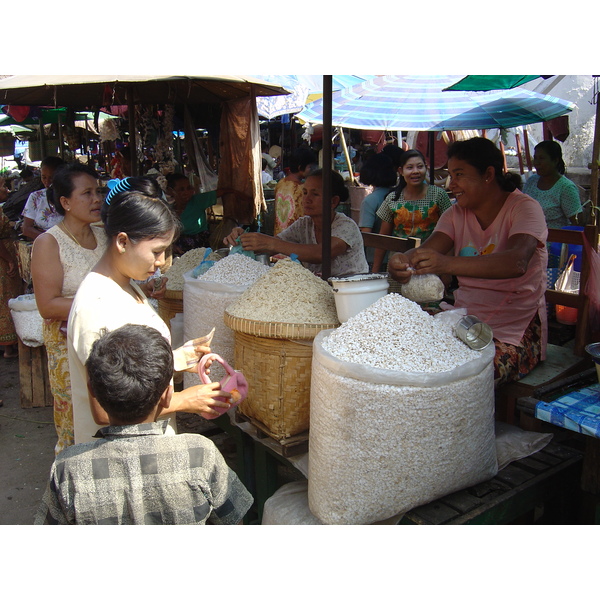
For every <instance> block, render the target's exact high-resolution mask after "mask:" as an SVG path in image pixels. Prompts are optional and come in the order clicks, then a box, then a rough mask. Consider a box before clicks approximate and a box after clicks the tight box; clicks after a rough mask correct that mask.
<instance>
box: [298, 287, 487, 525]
mask: <svg viewBox="0 0 600 600" xmlns="http://www.w3.org/2000/svg"><path fill="white" fill-rule="evenodd" d="M493 358H494V346H493V344H492V345H490V346H489V347H488V348H486V349H485V350H483V351H481V352H478V351H476V350H471V349H470V348H468V347H467V346H466V345H465V344H464V343H463V342H461V341H460V340H459V339H458V338H456V337H455V335H454V333H453V331H452V328H451V326H450V325H448V324H447V323H445V322H444V321H443V320H442V319H436V318H435V317H432V316H431V315H429V314H427V313H426V312H424V311H423V310H421V308H420V307H419V306H418V305H417V304H416V303H414V302H412V301H410V300H407V299H406V298H403V297H402V296H401V295H399V294H388V295H387V296H384V297H383V298H381V299H380V300H378V301H377V302H375V303H374V304H373V305H371V306H370V307H368V308H367V309H365V310H363V311H361V312H360V313H359V314H358V315H356V316H355V317H353V318H351V319H349V320H348V321H347V322H346V323H344V324H343V325H342V326H341V327H339V328H338V329H336V330H333V331H324V332H321V333H319V334H318V335H317V336H316V338H315V341H314V345H313V362H312V385H311V396H310V437H309V457H310V459H309V470H308V482H309V483H308V499H309V506H310V510H311V512H312V513H313V514H314V515H315V516H316V517H317V518H319V519H320V520H321V521H323V522H324V523H328V524H360V523H373V522H375V521H380V520H382V519H387V518H389V517H391V516H393V515H396V514H399V513H404V512H406V511H408V510H410V509H412V508H415V507H417V506H420V505H423V504H426V503H428V502H431V501H433V500H435V499H436V498H439V497H442V496H444V495H446V494H449V493H451V492H453V491H456V490H460V489H463V488H466V487H468V486H470V485H474V484H476V483H479V482H481V481H485V480H487V479H490V478H492V477H493V476H494V475H495V474H496V472H497V463H496V449H495V448H496V447H495V438H494V381H493Z"/></svg>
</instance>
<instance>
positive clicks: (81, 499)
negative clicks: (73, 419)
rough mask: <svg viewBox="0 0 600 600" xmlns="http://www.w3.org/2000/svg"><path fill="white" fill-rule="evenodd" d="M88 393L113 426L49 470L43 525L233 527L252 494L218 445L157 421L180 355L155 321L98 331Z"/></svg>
mask: <svg viewBox="0 0 600 600" xmlns="http://www.w3.org/2000/svg"><path fill="white" fill-rule="evenodd" d="M86 368H87V373H88V390H89V394H90V400H92V401H94V400H95V401H97V402H98V403H99V404H100V405H101V406H102V408H103V409H104V410H105V411H106V412H107V414H108V417H109V421H110V425H109V426H108V427H103V428H102V429H100V430H99V431H98V433H97V434H96V436H95V437H96V438H97V439H96V440H95V441H93V442H88V443H85V444H76V445H74V446H70V447H69V448H67V449H66V450H63V452H61V453H60V455H59V456H58V457H57V458H56V460H55V462H54V464H53V465H52V469H51V472H50V482H49V484H48V485H47V488H46V491H45V494H44V497H43V499H42V503H41V506H40V508H39V510H38V513H37V515H36V518H35V523H36V524H37V525H56V524H65V525H66V524H73V525H98V524H113V525H117V524H120V525H136V524H137V525H148V524H149V525H203V524H205V523H211V524H223V525H235V524H237V523H239V522H240V521H241V519H242V518H243V517H244V515H245V514H246V512H247V511H248V509H249V508H250V506H251V505H252V496H251V495H250V493H249V492H248V490H246V488H245V487H244V485H243V484H242V483H241V481H240V480H239V479H238V477H237V475H236V474H235V473H234V472H233V471H232V470H231V469H230V468H229V467H228V466H227V463H226V462H225V459H224V458H223V456H222V455H221V453H220V452H219V450H218V449H217V448H216V446H215V445H214V443H213V442H212V441H210V440H209V439H207V438H206V437H204V436H202V435H198V434H194V433H187V434H181V435H168V434H167V422H166V421H157V420H156V417H157V415H158V414H159V413H160V411H161V410H162V409H163V408H168V406H169V403H170V400H171V396H172V394H173V387H172V385H171V375H172V373H173V352H172V350H171V346H170V344H169V342H168V341H167V340H166V339H165V338H164V337H163V336H162V335H161V334H160V333H159V332H158V331H157V330H156V329H154V328H152V327H147V326H145V325H133V324H127V325H123V326H122V327H119V328H118V329H115V330H113V331H111V332H108V331H107V330H104V332H101V336H100V338H98V339H97V340H96V341H95V342H94V344H93V346H92V349H91V352H90V355H89V357H88V359H87V362H86Z"/></svg>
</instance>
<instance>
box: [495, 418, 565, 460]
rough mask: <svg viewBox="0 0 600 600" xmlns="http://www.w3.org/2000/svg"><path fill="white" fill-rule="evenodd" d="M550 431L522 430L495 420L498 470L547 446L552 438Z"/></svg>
mask: <svg viewBox="0 0 600 600" xmlns="http://www.w3.org/2000/svg"><path fill="white" fill-rule="evenodd" d="M552 437H553V435H552V434H551V433H537V432H535V431H524V430H523V429H520V428H519V427H515V426H514V425H508V424H507V423H499V422H498V421H496V457H497V460H498V470H499V471H500V470H501V469H504V467H506V466H508V465H509V464H510V463H511V462H513V461H515V460H519V459H521V458H525V457H526V456H531V455H532V454H535V453H536V452H539V451H540V450H541V449H542V448H544V447H545V446H547V445H548V444H549V443H550V441H551V440H552Z"/></svg>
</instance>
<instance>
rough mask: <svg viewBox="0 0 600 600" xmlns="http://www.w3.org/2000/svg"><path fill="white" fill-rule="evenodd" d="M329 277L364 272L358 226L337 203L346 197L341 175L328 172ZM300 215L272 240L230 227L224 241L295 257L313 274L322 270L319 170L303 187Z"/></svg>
mask: <svg viewBox="0 0 600 600" xmlns="http://www.w3.org/2000/svg"><path fill="white" fill-rule="evenodd" d="M331 195H332V197H331V215H330V216H329V218H330V219H331V275H332V276H334V277H340V276H346V275H356V274H358V273H368V272H369V265H368V264H367V261H366V258H365V250H364V245H363V241H362V235H361V233H360V230H359V228H358V225H357V224H356V223H355V222H354V221H353V220H352V219H351V218H350V217H347V216H346V215H344V214H343V213H340V212H337V211H336V207H337V206H338V204H339V203H340V202H342V201H344V200H346V199H347V198H348V197H349V192H348V189H347V188H346V186H345V185H344V180H343V178H342V176H341V175H340V174H339V173H338V172H336V171H332V172H331ZM303 205H304V216H303V217H300V218H299V219H298V220H296V221H294V222H293V223H292V224H291V225H290V226H289V227H288V228H287V229H284V230H283V231H281V232H280V233H279V234H277V235H276V236H275V237H272V236H270V235H265V234H263V233H244V229H243V228H241V227H234V228H233V229H232V231H231V233H230V234H229V235H228V236H227V237H226V238H224V240H223V243H224V244H226V245H228V246H236V245H237V244H238V238H239V243H241V244H242V248H243V249H244V250H246V251H253V252H256V253H264V254H270V255H273V254H285V255H286V256H291V255H292V254H295V255H297V256H298V259H299V260H300V261H301V262H302V263H303V265H304V266H305V267H306V268H307V269H309V270H310V271H312V272H313V273H315V274H320V273H321V271H322V266H321V261H322V260H323V243H322V242H323V218H324V217H323V171H322V170H318V171H314V172H313V173H311V174H310V175H309V176H308V177H307V178H306V181H305V182H304V185H303Z"/></svg>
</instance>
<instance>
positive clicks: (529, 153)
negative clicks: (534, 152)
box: [523, 125, 533, 173]
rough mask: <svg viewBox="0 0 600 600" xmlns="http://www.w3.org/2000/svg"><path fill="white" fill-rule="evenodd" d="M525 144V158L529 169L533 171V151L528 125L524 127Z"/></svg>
mask: <svg viewBox="0 0 600 600" xmlns="http://www.w3.org/2000/svg"><path fill="white" fill-rule="evenodd" d="M523 144H524V145H525V160H526V161H527V170H528V171H529V172H530V173H531V171H532V169H533V167H532V164H531V152H530V151H529V133H527V125H525V126H524V127H523Z"/></svg>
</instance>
